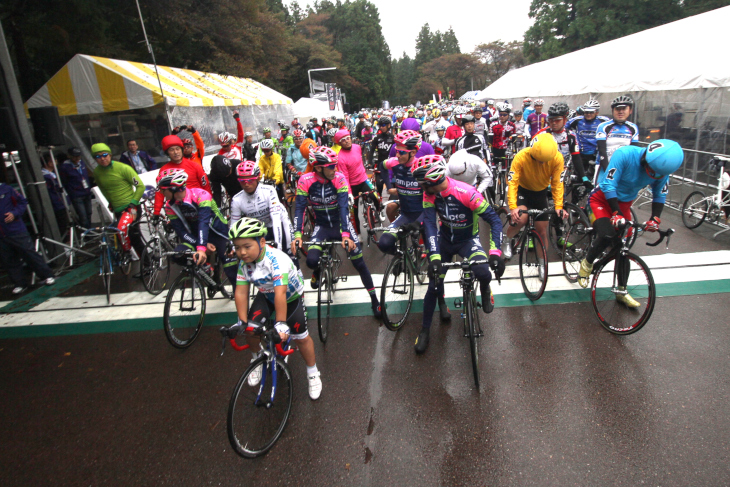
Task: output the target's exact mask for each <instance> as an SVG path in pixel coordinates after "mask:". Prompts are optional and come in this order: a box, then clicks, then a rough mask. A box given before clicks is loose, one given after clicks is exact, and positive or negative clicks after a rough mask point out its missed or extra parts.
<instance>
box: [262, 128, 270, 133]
mask: <svg viewBox="0 0 730 487" xmlns="http://www.w3.org/2000/svg"><path fill="white" fill-rule="evenodd" d="M262 132H263V133H266V132H269V133H271V127H264V130H262Z"/></svg>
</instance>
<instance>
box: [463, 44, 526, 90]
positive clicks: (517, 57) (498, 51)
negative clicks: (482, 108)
mask: <svg viewBox="0 0 730 487" xmlns="http://www.w3.org/2000/svg"><path fill="white" fill-rule="evenodd" d="M473 54H474V55H475V56H476V57H477V58H479V60H480V61H481V62H482V63H484V73H485V76H486V79H485V80H483V81H482V80H481V79H480V83H479V84H478V85H477V86H487V85H489V84H491V83H494V82H495V81H497V80H498V79H499V78H501V77H502V76H504V75H505V74H506V73H507V72H508V71H510V70H512V69H515V68H521V67H522V66H524V65H525V58H524V56H523V55H522V43H521V42H519V41H512V42H510V43H508V44H505V43H504V42H503V41H501V40H499V41H494V42H490V43H489V44H480V45H478V46H477V47H476V48H475V49H474V53H473Z"/></svg>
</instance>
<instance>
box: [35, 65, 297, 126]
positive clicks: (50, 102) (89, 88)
mask: <svg viewBox="0 0 730 487" xmlns="http://www.w3.org/2000/svg"><path fill="white" fill-rule="evenodd" d="M157 68H158V72H159V75H160V81H161V82H162V88H163V90H164V99H163V96H162V93H160V85H159V83H158V81H157V75H156V74H155V68H154V66H153V65H151V64H144V63H134V62H130V61H121V60H118V59H108V58H102V57H96V56H87V55H85V54H77V55H76V56H74V57H73V58H72V59H71V60H70V61H69V62H68V63H67V64H66V65H65V66H64V67H63V68H61V70H60V71H58V73H56V74H55V75H54V76H53V77H52V78H51V79H50V80H49V81H48V82H47V83H46V84H45V85H43V87H42V88H41V89H40V90H38V91H37V92H36V93H35V94H34V95H33V96H32V97H31V98H30V99H29V100H28V102H27V103H26V105H27V107H28V108H35V107H47V106H55V107H57V108H58V112H59V114H60V115H62V116H67V115H82V114H90V113H104V112H117V111H122V110H131V109H135V108H147V107H151V106H154V105H158V104H160V103H162V102H163V101H164V102H166V103H167V105H168V106H185V107H196V106H197V107H206V106H246V105H286V104H291V103H292V100H291V98H288V97H286V96H284V95H282V94H281V93H278V92H276V91H274V90H272V89H271V88H268V87H266V86H264V85H262V84H261V83H259V82H257V81H254V80H252V79H249V78H237V77H235V76H222V75H220V74H215V73H203V72H201V71H195V70H192V69H180V68H170V67H167V66H158V67H157Z"/></svg>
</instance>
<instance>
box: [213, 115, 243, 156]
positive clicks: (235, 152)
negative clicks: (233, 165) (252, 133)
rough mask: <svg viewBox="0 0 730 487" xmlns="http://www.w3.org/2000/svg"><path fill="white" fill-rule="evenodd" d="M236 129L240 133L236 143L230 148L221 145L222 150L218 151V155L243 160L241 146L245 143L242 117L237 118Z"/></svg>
mask: <svg viewBox="0 0 730 487" xmlns="http://www.w3.org/2000/svg"><path fill="white" fill-rule="evenodd" d="M236 130H237V133H238V139H237V140H236V143H235V144H231V146H230V147H229V148H228V150H226V149H224V148H223V147H221V148H220V150H219V151H218V155H219V156H223V157H225V158H227V159H238V160H239V161H242V160H243V152H242V151H241V146H242V145H243V141H244V137H243V125H241V119H240V118H237V119H236Z"/></svg>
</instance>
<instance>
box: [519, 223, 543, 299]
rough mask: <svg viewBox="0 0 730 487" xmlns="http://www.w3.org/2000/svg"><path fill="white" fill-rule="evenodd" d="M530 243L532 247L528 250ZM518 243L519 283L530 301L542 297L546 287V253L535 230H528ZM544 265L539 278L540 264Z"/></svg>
mask: <svg viewBox="0 0 730 487" xmlns="http://www.w3.org/2000/svg"><path fill="white" fill-rule="evenodd" d="M530 241H532V243H533V247H532V248H530V245H529V243H530ZM520 242H521V243H522V245H521V246H520V281H521V282H522V289H523V290H524V291H525V295H526V296H527V297H528V298H529V299H530V300H532V301H537V300H538V299H540V298H541V297H542V293H544V292H545V286H546V285H547V271H548V269H547V268H548V263H547V252H546V250H545V244H543V241H542V239H541V238H540V235H538V233H537V232H536V231H535V230H530V231H529V232H528V233H527V235H526V237H525V238H523V239H521V240H520ZM541 261H542V264H543V265H544V269H543V272H542V274H543V276H542V278H541V277H540V263H541Z"/></svg>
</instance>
